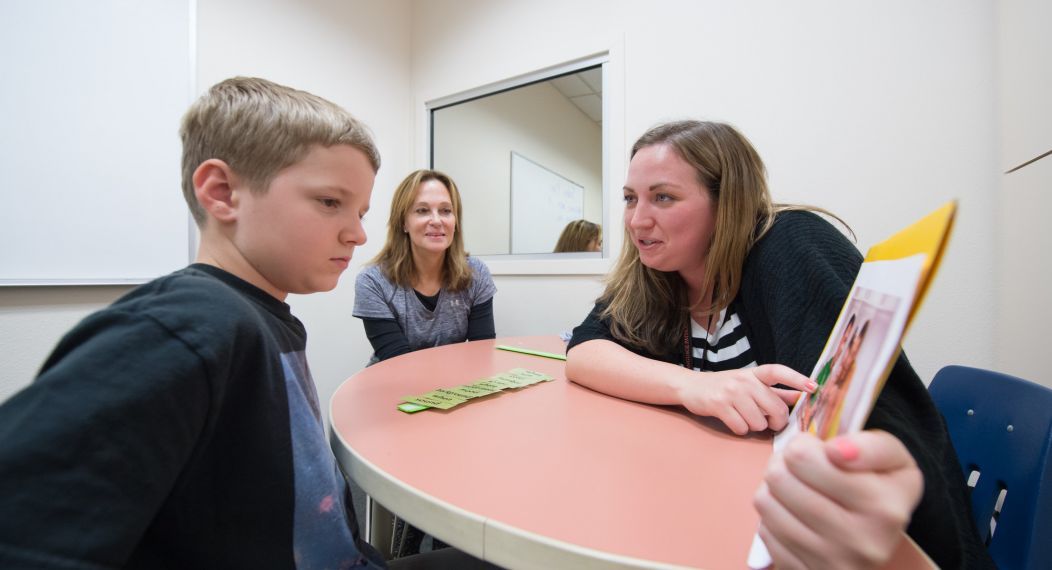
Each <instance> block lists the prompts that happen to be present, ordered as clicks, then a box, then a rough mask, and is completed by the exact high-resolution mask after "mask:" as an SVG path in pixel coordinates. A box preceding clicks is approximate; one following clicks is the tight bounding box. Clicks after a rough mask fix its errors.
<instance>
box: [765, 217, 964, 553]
mask: <svg viewBox="0 0 1052 570" xmlns="http://www.w3.org/2000/svg"><path fill="white" fill-rule="evenodd" d="M956 209H957V205H956V203H955V202H950V203H948V204H946V205H944V206H943V207H941V208H940V209H938V210H936V211H935V212H933V213H931V214H929V215H928V216H926V217H925V218H923V219H922V220H920V221H919V222H917V223H915V224H914V225H912V226H910V227H909V228H907V229H905V230H903V231H902V232H899V233H898V234H895V235H894V236H892V237H891V238H890V239H888V240H887V241H884V242H882V243H880V244H877V245H875V246H873V247H872V248H870V250H869V252H868V253H867V255H866V258H865V261H864V262H863V264H862V267H861V268H859V273H858V276H857V277H856V279H855V283H854V284H853V285H852V287H851V293H850V295H849V296H848V298H847V301H846V302H845V303H844V307H843V308H842V309H841V311H840V316H839V318H838V319H837V322H836V324H835V325H834V326H833V331H832V333H831V334H830V335H829V340H828V341H827V342H826V346H825V348H824V349H823V350H822V354H821V356H819V358H818V362H817V364H816V365H815V368H814V370H813V371H812V373H811V379H812V380H814V381H815V383H816V384H817V385H818V388H817V389H816V390H815V391H814V392H813V393H811V394H802V395H801V397H800V399H799V400H798V401H797V404H796V406H794V408H793V411H792V413H791V414H790V415H789V424H788V426H786V428H785V430H783V431H782V432H781V433H779V434H778V435H776V436H775V438H774V451H775V453H778V452H779V451H781V450H782V449H783V448H785V446H786V444H787V443H788V442H789V441H791V440H792V439H793V438H794V437H796V436H797V435H799V434H800V433H804V432H807V433H811V434H814V435H816V436H817V437H819V438H821V439H830V438H833V437H835V436H837V435H840V434H844V433H849V432H855V431H859V430H861V429H862V427H863V426H864V425H865V423H866V419H867V418H868V417H869V412H870V410H871V409H872V407H873V403H874V402H875V401H876V399H877V395H878V394H879V393H880V390H881V388H882V387H883V385H884V381H885V380H886V379H887V376H888V373H889V372H890V371H891V367H892V365H893V364H894V362H895V359H896V358H897V357H898V354H899V352H900V351H901V341H902V337H903V335H904V334H905V331H906V328H907V327H908V326H909V323H910V321H911V320H912V319H913V316H914V315H915V314H916V311H917V308H918V307H919V306H920V302H921V300H922V299H923V297H924V293H925V292H926V291H927V289H928V285H929V284H930V283H931V278H932V277H933V276H934V274H935V272H936V269H937V268H938V264H939V261H940V260H941V258H942V252H943V251H944V249H945V246H946V243H947V241H948V239H949V235H950V230H951V228H952V226H953V219H954V214H955V212H956ZM748 564H749V567H750V568H766V567H768V566H770V564H771V558H770V555H769V554H768V552H767V549H766V547H765V546H764V544H763V541H762V540H761V539H760V537H759V536H758V535H757V536H756V537H755V538H754V539H753V545H752V548H751V549H750V552H749V559H748Z"/></svg>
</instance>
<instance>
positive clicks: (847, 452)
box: [833, 437, 858, 461]
mask: <svg viewBox="0 0 1052 570" xmlns="http://www.w3.org/2000/svg"><path fill="white" fill-rule="evenodd" d="M833 445H835V446H836V450H837V453H839V454H840V457H843V458H844V459H845V460H846V461H854V460H855V459H858V446H857V445H855V442H853V441H851V440H850V439H848V438H846V437H840V438H837V439H836V440H835V441H834V442H833Z"/></svg>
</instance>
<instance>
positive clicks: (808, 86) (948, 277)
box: [413, 0, 998, 378]
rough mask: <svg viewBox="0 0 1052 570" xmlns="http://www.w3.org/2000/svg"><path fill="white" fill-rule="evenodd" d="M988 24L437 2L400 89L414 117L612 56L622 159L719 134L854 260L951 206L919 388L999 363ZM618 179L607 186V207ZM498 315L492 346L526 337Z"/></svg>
mask: <svg viewBox="0 0 1052 570" xmlns="http://www.w3.org/2000/svg"><path fill="white" fill-rule="evenodd" d="M995 15H996V14H995V13H994V8H993V5H992V4H990V3H986V2H967V3H960V2H948V1H943V2H922V3H918V2H912V1H907V0H896V1H891V2H882V3H879V4H874V3H864V4H863V3H854V2H836V1H833V0H825V1H812V2H803V3H801V2H792V3H789V2H777V1H765V2H748V3H726V2H716V1H706V2H672V1H658V2H647V3H640V2H628V1H624V2H615V3H608V2H599V1H595V2H573V3H563V2H556V1H553V0H543V1H534V2H529V3H526V2H488V1H485V0H460V1H457V0H444V1H442V0H432V1H426V2H416V3H415V4H414V11H413V21H414V30H416V33H417V35H419V34H420V33H421V32H422V31H423V30H425V29H426V30H427V33H428V38H429V43H428V45H427V46H426V49H424V48H414V50H413V85H414V89H415V91H416V92H417V94H418V103H419V99H420V97H439V96H443V95H447V94H450V93H454V92H457V91H460V90H464V89H469V88H472V87H476V86H478V85H482V84H485V83H488V82H492V81H497V80H500V79H502V78H504V77H508V76H513V75H517V74H521V73H525V72H528V71H531V70H533V69H539V68H543V67H547V66H550V65H553V64H556V63H559V62H561V61H566V60H571V59H575V58H579V57H582V56H584V55H588V54H590V53H594V52H595V51H602V50H604V49H610V48H611V46H615V47H616V46H617V44H618V42H619V41H623V50H622V52H621V54H622V56H623V61H622V62H621V63H622V64H623V68H624V77H623V81H624V109H625V110H624V116H623V117H613V118H612V119H613V120H614V122H615V123H616V124H618V125H622V130H618V129H614V130H615V133H614V137H615V139H618V141H617V144H618V145H620V146H621V147H622V152H623V151H624V147H625V146H628V145H630V144H631V142H632V141H633V140H634V139H635V138H636V137H637V136H638V135H639V134H641V133H642V131H643V130H645V129H646V128H647V127H649V126H651V125H653V124H654V123H657V122H660V121H663V120H667V119H673V118H681V117H697V118H704V119H715V120H722V121H728V122H731V123H733V124H735V125H737V126H738V127H740V128H741V130H742V131H743V132H745V133H746V135H747V136H749V137H750V138H751V139H752V141H753V142H754V143H755V145H756V146H757V147H758V149H759V151H760V153H761V155H762V156H763V157H765V159H766V161H767V163H768V167H769V170H770V175H771V181H772V188H773V192H774V195H775V198H776V199H777V200H780V201H790V202H804V203H810V204H815V205H819V206H824V207H827V208H829V209H831V210H833V211H835V212H837V213H838V214H840V215H841V216H843V217H844V218H845V219H846V220H847V221H848V222H849V223H850V224H851V226H852V227H853V228H854V230H855V231H856V233H857V234H858V236H859V245H860V247H861V248H862V249H863V250H864V249H865V248H867V247H868V246H869V245H871V244H872V243H874V242H876V241H879V240H881V239H883V238H885V237H887V236H889V235H890V234H892V233H893V232H894V231H896V230H897V229H899V228H900V227H902V226H904V225H906V224H908V223H910V222H912V221H913V220H914V219H915V218H918V217H920V216H921V215H923V214H925V213H927V212H928V211H930V210H933V209H935V208H936V207H938V206H939V205H940V204H941V203H942V202H944V201H945V200H948V199H950V198H954V197H957V198H959V199H960V201H961V204H960V205H961V212H960V218H959V220H958V225H957V230H956V234H955V236H954V238H953V243H952V244H951V247H950V250H949V252H948V253H947V255H946V258H945V260H944V264H943V267H942V270H941V274H940V275H939V277H938V280H937V281H936V283H935V285H934V287H933V289H932V290H931V292H930V296H929V298H928V300H927V301H926V303H925V305H924V307H923V309H922V311H921V313H920V314H919V316H918V318H917V320H916V322H915V323H914V325H913V329H912V330H911V332H910V334H909V337H908V339H907V341H906V349H907V352H908V353H909V354H910V356H911V359H912V360H913V362H914V365H915V366H916V368H917V369H918V372H919V373H920V374H921V376H922V377H924V378H930V377H931V375H932V374H934V372H935V371H936V370H937V369H938V368H940V367H941V366H943V365H945V364H949V363H961V364H972V365H977V366H987V367H989V366H992V365H993V362H994V359H993V343H992V340H993V336H992V330H993V326H994V311H993V306H994V301H995V297H994V291H993V281H994V279H993V265H994V246H993V243H994V241H995V236H996V233H995V230H994V225H995V217H994V214H993V212H994V207H995V205H996V202H995V195H994V192H995V189H996V186H997V183H998V178H997V176H996V174H995V171H996V166H997V150H996V149H997V147H996V142H997V131H996V122H995V117H994V108H995V99H994V96H995V93H994V85H993V77H994V54H995V34H994V24H993V22H994V17H995ZM553 38H557V39H558V41H552V39H553ZM619 38H621V40H619ZM611 89H614V88H611ZM609 93H610V90H609V89H608V91H607V92H606V93H604V95H608V94H609ZM417 129H418V130H419V129H420V126H419V125H417ZM420 152H421V151H420V146H419V145H418V155H417V156H418V158H419V156H420ZM619 176H621V177H623V171H621V173H620V174H619ZM622 181H623V178H621V179H615V180H612V181H610V183H609V189H608V191H609V192H611V194H612V196H611V197H612V198H614V199H617V196H616V194H617V193H618V188H619V187H620V185H621V183H622ZM611 229H612V231H613V232H615V233H616V232H619V231H620V229H618V228H616V227H615V228H611ZM578 279H581V280H586V281H591V280H592V279H593V278H591V277H580V278H578ZM508 281H509V278H507V277H498V278H497V285H498V287H502V286H503V285H504V284H505V283H507V282H508ZM531 283H532V287H531V291H533V292H534V293H535V294H537V295H538V296H539V297H541V298H545V299H555V301H554V303H555V305H554V306H553V307H552V308H551V310H552V311H555V312H558V313H564V314H576V315H578V317H577V318H578V319H579V318H582V317H583V316H584V315H585V313H586V312H587V310H588V308H589V307H590V305H591V301H592V298H593V297H594V295H593V293H592V290H591V289H589V288H587V287H585V288H582V289H579V290H573V291H571V292H570V293H568V294H564V293H563V292H562V290H563V289H564V288H565V287H566V283H565V281H564V279H562V278H546V277H537V278H535V279H533V280H532V281H531ZM502 291H503V289H502ZM556 291H558V295H555V294H553V293H555V292H556ZM500 301H501V299H500V298H498V306H500V304H501V303H500ZM517 310H518V311H522V315H523V317H525V315H527V314H528V312H529V311H532V310H534V308H533V306H532V305H529V304H521V305H520V306H519V308H518V309H517ZM500 316H501V320H500V321H499V322H498V325H499V326H498V328H499V332H500V333H501V334H517V333H519V332H520V330H519V328H518V326H519V325H518V323H526V322H527V319H526V318H522V317H520V316H519V315H518V314H517V313H516V314H514V315H507V316H504V315H500ZM504 323H516V325H515V326H506V325H504Z"/></svg>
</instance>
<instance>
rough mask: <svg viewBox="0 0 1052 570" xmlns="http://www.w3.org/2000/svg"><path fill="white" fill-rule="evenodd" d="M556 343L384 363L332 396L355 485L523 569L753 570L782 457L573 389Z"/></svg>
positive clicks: (337, 432) (520, 341)
mask: <svg viewBox="0 0 1052 570" xmlns="http://www.w3.org/2000/svg"><path fill="white" fill-rule="evenodd" d="M497 344H506V345H514V346H521V347H525V348H531V349H537V350H543V351H547V352H555V353H559V354H562V353H563V352H564V345H563V343H562V341H561V340H559V338H558V337H555V336H550V337H548V336H544V337H515V338H502V339H497V340H495V341H476V342H468V343H461V344H456V345H449V346H444V347H439V348H433V349H428V350H423V351H418V352H414V353H411V354H407V355H403V356H400V357H396V358H393V359H390V360H387V361H385V362H381V363H379V364H376V365H374V366H371V367H369V368H366V369H365V370H363V371H361V372H359V373H358V374H356V375H354V376H352V377H351V378H350V379H348V380H347V381H346V382H344V383H343V384H342V385H341V386H340V387H339V389H338V390H337V391H336V393H335V394H334V395H333V399H332V403H331V410H330V418H331V421H332V428H333V435H332V437H333V448H334V451H335V452H336V455H337V458H338V459H339V461H340V463H341V465H342V466H343V468H344V469H345V471H346V472H347V473H348V474H349V475H350V476H351V477H353V478H354V479H355V480H356V481H357V482H358V484H359V485H361V486H362V488H363V489H364V490H365V491H366V492H367V493H369V494H370V495H371V496H372V497H373V498H374V499H376V500H377V501H378V502H380V503H381V504H383V505H384V506H386V507H388V508H389V509H391V510H392V511H393V512H395V513H396V514H398V515H400V516H402V517H403V518H405V519H406V520H408V521H410V522H411V523H413V524H415V525H416V526H418V527H420V528H422V529H424V530H425V531H427V532H429V533H431V534H433V535H435V536H437V537H438V538H441V539H443V540H445V541H447V542H449V543H450V544H453V545H454V546H457V547H458V548H460V549H462V550H465V551H467V552H469V553H471V554H473V555H475V556H479V557H482V558H485V559H487V560H490V561H492V562H494V563H496V564H500V565H504V566H510V567H514V568H530V567H534V568H553V567H571V566H572V567H579V566H580V564H582V563H585V562H587V561H591V562H592V563H593V564H594V563H595V562H596V561H600V562H601V563H602V564H601V565H602V567H623V568H632V567H637V568H643V567H646V568H655V567H703V568H738V569H741V568H745V560H746V556H747V553H748V550H749V545H750V542H751V540H752V536H753V533H754V532H755V529H756V525H757V522H758V518H757V515H756V512H755V511H754V509H753V508H752V495H753V492H754V491H755V489H756V488H757V486H758V484H759V483H760V480H761V478H762V474H763V470H764V467H765V466H766V463H767V460H768V458H769V456H770V453H771V439H770V437H769V436H767V435H757V436H752V437H747V438H742V437H738V436H735V435H733V434H731V433H730V432H728V431H725V430H724V429H722V427H721V426H720V425H719V424H718V422H714V421H712V420H707V419H703V418H698V417H696V416H693V415H692V414H689V413H687V412H686V411H685V410H682V409H678V408H668V407H660V406H652V405H646V404H639V403H634V402H628V401H625V400H620V399H617V398H614V397H611V396H606V395H604V394H600V393H597V392H593V391H591V390H589V389H587V388H584V387H581V386H579V385H577V384H574V383H572V382H569V381H567V380H566V375H565V371H564V364H565V363H564V362H563V361H561V360H555V359H549V358H543V357H538V356H531V355H526V354H520V353H515V352H508V351H503V350H496V349H495V348H494V347H495V345H497ZM520 367H521V368H526V369H529V370H535V371H538V372H544V373H546V374H549V375H551V376H553V377H555V380H554V381H552V382H543V383H540V384H536V385H533V386H528V387H526V388H522V389H518V390H505V391H503V392H500V393H497V394H494V395H491V396H487V397H484V398H479V399H475V400H471V401H469V402H467V403H465V404H461V405H459V406H457V407H455V408H453V409H451V410H448V411H440V410H434V409H431V410H425V411H423V412H419V413H416V414H406V413H403V412H401V411H399V410H397V409H396V406H397V405H398V403H399V402H401V398H402V397H403V396H408V395H418V394H423V393H426V392H429V391H431V390H434V389H436V388H448V387H453V386H457V385H462V384H469V383H472V382H474V381H476V380H479V379H482V378H484V377H487V376H492V375H495V374H498V373H500V372H505V371H508V370H511V369H513V368H520Z"/></svg>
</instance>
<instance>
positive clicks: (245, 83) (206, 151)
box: [179, 77, 380, 226]
mask: <svg viewBox="0 0 1052 570" xmlns="http://www.w3.org/2000/svg"><path fill="white" fill-rule="evenodd" d="M179 136H180V137H181V138H182V141H183V197H184V198H185V199H186V203H187V205H188V206H189V207H190V213H191V214H192V215H193V217H194V221H196V222H197V225H198V226H201V225H202V224H203V223H204V221H205V219H206V218H205V211H204V209H203V208H201V205H200V204H199V203H198V202H197V196H196V195H195V193H194V182H193V176H194V171H195V170H197V167H198V166H200V165H201V163H202V162H204V161H206V160H208V159H211V158H216V159H219V160H222V161H223V162H225V163H227V165H229V166H230V168H231V169H232V170H233V171H234V172H236V173H237V174H238V175H239V176H242V177H244V178H245V179H246V181H247V182H248V184H249V188H251V189H252V191H253V192H259V193H263V192H266V190H267V187H268V186H269V185H270V182H271V181H272V180H273V179H274V176H275V175H277V173H278V172H279V171H281V170H282V169H283V168H286V167H288V166H291V165H293V164H295V163H296V162H299V161H300V160H302V159H303V157H305V156H306V155H307V153H308V152H310V148H311V147H312V146H313V145H321V146H325V147H330V146H334V145H339V144H344V145H350V146H352V147H354V148H357V149H358V150H360V151H362V153H364V154H365V156H366V158H368V159H369V162H370V163H371V164H372V167H373V171H374V172H375V171H376V170H379V169H380V152H379V151H378V150H377V149H376V145H375V144H374V143H373V139H372V136H371V135H370V134H369V130H368V128H367V127H366V126H365V124H363V123H362V122H361V121H359V120H357V119H355V118H354V117H353V116H351V114H350V113H348V112H347V111H345V110H344V109H343V108H341V107H340V106H339V105H336V104H335V103H332V102H330V101H327V100H325V99H322V98H321V97H318V96H316V95H312V94H310V93H307V92H305V91H299V90H296V89H292V88H291V87H286V86H284V85H279V84H277V83H273V82H271V81H267V80H266V79H259V78H255V77H234V78H231V79H227V80H225V81H222V82H220V83H217V84H215V85H213V86H212V88H211V89H209V90H208V92H207V93H205V94H204V95H202V96H201V97H200V98H199V99H198V100H197V101H196V102H194V104H193V105H192V106H191V107H190V109H189V110H188V111H187V112H186V115H184V116H183V121H182V125H181V127H180V129H179Z"/></svg>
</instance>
